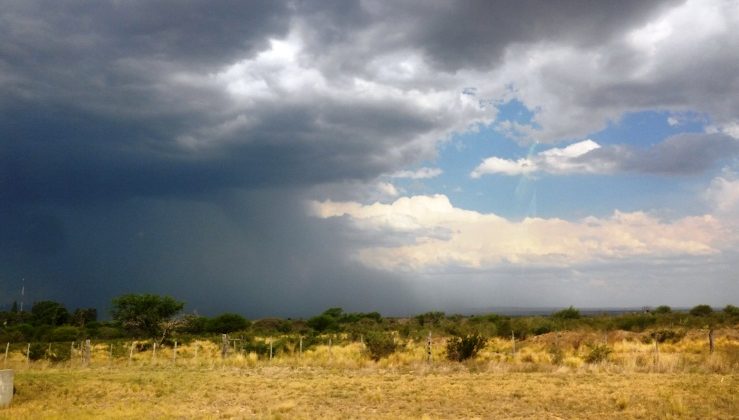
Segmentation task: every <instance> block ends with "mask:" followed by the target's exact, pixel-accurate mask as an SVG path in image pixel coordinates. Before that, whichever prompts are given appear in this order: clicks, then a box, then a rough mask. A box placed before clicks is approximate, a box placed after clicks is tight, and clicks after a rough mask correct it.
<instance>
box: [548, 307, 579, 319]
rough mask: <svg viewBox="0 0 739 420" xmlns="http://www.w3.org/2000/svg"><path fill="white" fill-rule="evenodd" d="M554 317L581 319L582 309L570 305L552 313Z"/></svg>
mask: <svg viewBox="0 0 739 420" xmlns="http://www.w3.org/2000/svg"><path fill="white" fill-rule="evenodd" d="M552 318H556V319H580V311H579V310H577V309H575V308H573V307H572V306H570V307H569V308H567V309H562V310H561V311H557V312H555V313H553V314H552Z"/></svg>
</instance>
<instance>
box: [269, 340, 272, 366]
mask: <svg viewBox="0 0 739 420" xmlns="http://www.w3.org/2000/svg"><path fill="white" fill-rule="evenodd" d="M269 360H272V337H270V338H269Z"/></svg>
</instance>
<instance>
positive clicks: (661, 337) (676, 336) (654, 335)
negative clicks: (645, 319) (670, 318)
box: [649, 330, 685, 343]
mask: <svg viewBox="0 0 739 420" xmlns="http://www.w3.org/2000/svg"><path fill="white" fill-rule="evenodd" d="M684 336H685V333H683V332H679V331H673V330H656V331H652V332H651V333H649V338H651V339H652V340H654V341H656V342H658V343H664V342H666V341H669V342H671V343H677V342H678V341H680V340H682V339H683V337H684Z"/></svg>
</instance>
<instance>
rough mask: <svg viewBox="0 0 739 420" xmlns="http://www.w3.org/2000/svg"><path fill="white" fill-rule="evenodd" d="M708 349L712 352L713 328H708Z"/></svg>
mask: <svg viewBox="0 0 739 420" xmlns="http://www.w3.org/2000/svg"><path fill="white" fill-rule="evenodd" d="M708 351H709V353H711V354H713V328H711V329H710V330H708Z"/></svg>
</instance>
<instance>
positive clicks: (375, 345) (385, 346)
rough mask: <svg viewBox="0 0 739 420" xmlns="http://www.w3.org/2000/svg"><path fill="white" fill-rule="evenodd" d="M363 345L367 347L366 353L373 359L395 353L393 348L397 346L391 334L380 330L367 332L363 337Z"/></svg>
mask: <svg viewBox="0 0 739 420" xmlns="http://www.w3.org/2000/svg"><path fill="white" fill-rule="evenodd" d="M364 345H365V346H366V348H367V354H368V355H369V357H370V359H372V360H374V361H378V360H380V359H382V358H383V357H387V356H389V355H391V354H393V353H395V350H397V348H398V345H397V344H396V343H395V340H394V339H393V336H392V335H390V334H387V333H382V332H370V333H368V334H367V336H366V337H365V339H364Z"/></svg>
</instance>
